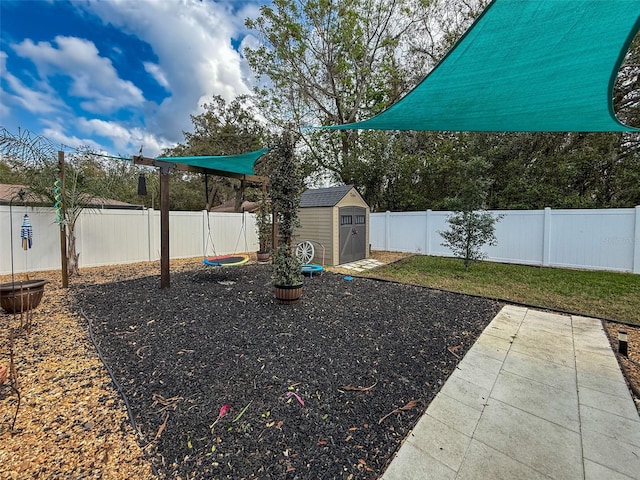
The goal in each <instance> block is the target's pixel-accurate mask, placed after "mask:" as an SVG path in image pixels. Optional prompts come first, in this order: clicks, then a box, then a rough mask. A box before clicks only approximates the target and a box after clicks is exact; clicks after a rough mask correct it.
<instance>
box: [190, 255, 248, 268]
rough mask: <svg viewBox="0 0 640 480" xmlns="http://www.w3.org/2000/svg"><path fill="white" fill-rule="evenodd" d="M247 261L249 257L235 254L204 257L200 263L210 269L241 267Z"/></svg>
mask: <svg viewBox="0 0 640 480" xmlns="http://www.w3.org/2000/svg"><path fill="white" fill-rule="evenodd" d="M248 261H249V255H245V254H235V255H217V256H215V257H205V258H204V260H203V261H202V262H203V263H204V264H205V265H208V266H210V267H235V266H238V265H243V264H245V263H247V262H248Z"/></svg>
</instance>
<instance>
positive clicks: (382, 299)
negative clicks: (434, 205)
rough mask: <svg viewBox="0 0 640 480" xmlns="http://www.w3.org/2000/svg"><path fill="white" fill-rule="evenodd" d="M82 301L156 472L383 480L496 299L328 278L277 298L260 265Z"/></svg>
mask: <svg viewBox="0 0 640 480" xmlns="http://www.w3.org/2000/svg"><path fill="white" fill-rule="evenodd" d="M76 301H77V307H79V308H81V309H82V311H83V312H84V314H85V315H86V317H87V318H88V319H89V320H90V322H91V324H92V328H93V331H94V336H95V339H96V342H97V344H98V345H99V348H100V351H101V352H102V354H103V357H104V360H105V362H106V364H107V365H109V367H110V368H111V370H112V371H113V374H114V376H115V378H116V379H117V382H118V383H119V385H120V386H121V388H122V390H123V392H124V393H125V395H126V398H127V399H128V402H129V404H130V408H131V410H132V412H133V415H134V417H135V420H136V422H137V424H138V427H139V429H140V431H141V432H142V435H143V437H144V438H145V440H146V441H147V442H150V443H151V445H150V446H148V447H146V451H147V452H149V453H150V454H151V456H152V459H153V463H154V465H155V468H156V469H157V471H158V473H159V474H160V475H161V476H163V477H167V478H177V477H181V478H183V479H185V478H199V479H200V478H216V479H218V478H233V479H241V478H263V479H266V478H291V479H293V478H301V479H307V478H317V479H334V478H335V479H343V478H344V479H347V478H362V479H365V478H366V479H373V478H377V477H378V475H379V474H381V473H382V472H383V471H384V468H385V467H386V464H387V462H388V461H389V459H390V458H391V457H392V455H393V453H394V452H395V451H396V450H397V448H398V447H399V445H400V443H401V442H402V440H403V439H404V437H405V436H406V434H407V433H408V431H409V430H410V429H411V428H412V427H413V426H414V425H415V423H416V421H417V420H418V418H419V417H420V415H421V414H422V413H423V412H424V410H425V409H426V407H427V405H428V404H429V402H430V401H431V399H432V398H433V397H434V395H435V394H436V393H437V392H438V391H439V389H440V388H441V386H442V385H443V384H444V382H445V381H446V379H447V378H448V377H449V375H450V374H451V372H452V371H453V369H454V368H455V366H456V364H457V362H458V361H459V358H462V356H464V354H465V352H466V351H467V350H468V349H469V348H470V347H471V345H472V344H473V342H474V341H475V340H476V338H477V337H478V336H479V334H480V333H481V332H482V330H483V329H484V327H485V326H486V325H487V324H488V323H489V322H490V321H491V319H492V318H493V317H494V316H495V314H496V313H497V312H498V311H499V309H500V307H501V305H500V304H498V303H496V302H493V301H489V300H485V299H480V298H474V297H469V296H465V295H458V294H450V293H442V292H438V291H434V290H429V289H426V288H421V287H414V286H409V285H400V284H395V283H388V282H381V281H376V280H371V279H365V278H354V279H353V280H352V281H347V280H345V277H344V276H343V275H338V274H332V273H325V274H323V275H314V276H313V278H311V279H310V278H307V279H306V280H305V289H304V294H303V298H302V300H301V301H300V303H298V304H297V305H278V304H276V303H275V301H274V299H273V296H272V293H271V287H270V268H269V266H264V265H245V266H242V267H235V268H229V269H216V268H211V269H199V270H194V271H187V272H180V273H173V274H172V276H171V288H170V289H164V290H161V289H159V279H158V277H157V276H152V277H146V278H139V279H135V280H129V281H123V282H118V283H110V284H103V285H91V286H88V287H86V288H82V289H80V290H79V292H78V293H77V295H76ZM414 401H417V404H415V402H414ZM225 404H228V405H229V406H230V408H231V410H230V412H229V413H228V414H227V415H225V416H223V417H222V418H221V419H220V420H219V421H218V422H217V423H215V424H214V422H215V421H216V418H217V417H218V414H219V412H220V409H221V407H222V406H223V405H225ZM303 404H304V405H303ZM392 412H394V413H392Z"/></svg>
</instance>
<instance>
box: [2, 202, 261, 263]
mask: <svg viewBox="0 0 640 480" xmlns="http://www.w3.org/2000/svg"><path fill="white" fill-rule="evenodd" d="M25 214H27V215H28V216H29V220H30V222H31V225H32V226H33V246H32V248H31V249H28V250H23V248H22V243H21V239H20V228H21V226H22V221H23V218H24V215H25ZM10 217H11V219H12V222H10ZM255 223H256V222H255V215H253V214H250V213H209V214H208V218H207V212H205V211H202V212H170V214H169V234H170V237H169V255H170V257H171V258H190V257H203V256H204V255H205V254H206V255H214V254H216V255H225V254H230V253H241V252H242V253H245V252H255V251H257V250H258V239H257V235H256V228H255ZM12 233H13V235H12ZM75 234H76V251H77V253H79V254H80V257H79V264H80V267H81V268H82V267H95V266H100V265H117V264H124V263H134V262H145V261H154V260H159V259H160V212H159V211H157V210H153V209H148V210H115V209H102V210H95V209H91V210H85V211H83V212H82V213H81V215H80V217H79V218H78V221H77V223H76V228H75ZM12 243H13V259H12V255H11V246H12ZM12 263H13V271H14V273H22V272H32V271H41V270H55V269H59V268H60V266H61V260H60V227H59V226H58V224H56V223H55V213H54V210H53V209H52V208H46V207H35V208H33V207H24V206H21V205H20V206H15V205H14V206H13V207H12V209H10V208H9V206H6V205H0V274H8V273H11V271H12Z"/></svg>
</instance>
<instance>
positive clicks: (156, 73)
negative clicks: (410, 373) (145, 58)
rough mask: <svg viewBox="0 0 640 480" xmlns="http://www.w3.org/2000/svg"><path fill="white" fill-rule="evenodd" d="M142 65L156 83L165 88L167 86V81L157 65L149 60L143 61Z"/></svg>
mask: <svg viewBox="0 0 640 480" xmlns="http://www.w3.org/2000/svg"><path fill="white" fill-rule="evenodd" d="M143 65H144V69H145V70H146V71H147V73H148V74H149V75H151V76H152V77H153V78H154V79H155V80H156V82H158V85H160V86H162V87H164V88H167V89H168V88H169V81H168V80H167V77H166V75H165V74H164V72H163V71H162V69H161V68H160V66H159V65H157V64H155V63H151V62H144V64H143Z"/></svg>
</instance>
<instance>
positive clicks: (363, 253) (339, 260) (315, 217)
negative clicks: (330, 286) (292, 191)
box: [296, 185, 369, 266]
mask: <svg viewBox="0 0 640 480" xmlns="http://www.w3.org/2000/svg"><path fill="white" fill-rule="evenodd" d="M299 218H300V224H301V226H300V228H299V229H298V230H297V232H296V235H297V241H298V242H302V241H310V242H311V243H312V244H313V246H314V249H315V257H314V259H313V261H312V263H318V264H323V248H322V247H324V265H327V266H335V265H341V264H343V263H349V262H354V261H356V260H361V259H363V258H368V257H369V206H368V205H367V203H366V202H365V201H364V199H363V198H362V197H361V196H360V194H359V193H358V191H357V190H356V189H355V187H354V186H353V185H343V186H340V187H329V188H318V189H314V190H306V191H305V192H304V193H303V194H302V198H301V199H300V211H299Z"/></svg>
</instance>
